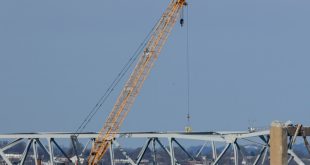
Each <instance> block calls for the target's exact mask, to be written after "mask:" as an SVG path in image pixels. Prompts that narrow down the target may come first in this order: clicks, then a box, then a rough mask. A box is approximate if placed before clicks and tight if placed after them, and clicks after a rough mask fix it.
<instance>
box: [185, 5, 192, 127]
mask: <svg viewBox="0 0 310 165" xmlns="http://www.w3.org/2000/svg"><path fill="white" fill-rule="evenodd" d="M186 20H187V24H186V72H187V122H188V126H190V124H191V123H190V117H191V116H190V85H191V84H190V63H189V60H190V57H189V25H188V24H189V17H188V5H187V6H186Z"/></svg>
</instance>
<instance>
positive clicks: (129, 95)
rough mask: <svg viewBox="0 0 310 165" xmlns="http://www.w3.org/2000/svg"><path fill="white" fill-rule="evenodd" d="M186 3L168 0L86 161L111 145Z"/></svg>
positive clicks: (92, 162) (93, 161) (91, 162)
mask: <svg viewBox="0 0 310 165" xmlns="http://www.w3.org/2000/svg"><path fill="white" fill-rule="evenodd" d="M186 5H187V3H186V0H171V2H170V3H169V5H168V7H167V9H166V10H165V12H164V13H163V15H162V17H161V18H160V20H159V21H158V23H157V24H156V25H155V27H154V30H153V31H152V33H151V35H150V38H149V40H148V42H147V44H146V45H145V47H144V48H143V51H142V52H141V54H140V55H139V59H138V62H137V64H136V66H135V68H134V69H133V71H132V73H131V75H130V77H129V79H128V80H127V82H126V84H125V86H124V87H123V89H122V91H121V93H120V95H119V96H118V98H117V101H116V103H115V104H114V106H113V109H112V111H111V112H110V114H109V115H108V117H107V119H106V121H105V123H104V125H103V127H102V129H101V130H100V131H99V133H98V136H97V138H96V139H95V142H94V144H93V146H92V149H91V152H90V155H89V157H88V165H96V164H98V162H99V161H100V160H101V159H102V157H103V156H104V154H105V153H106V151H107V150H108V148H109V147H110V145H111V143H110V142H111V140H113V139H114V138H115V136H116V133H118V132H119V130H120V126H121V125H122V123H123V121H124V119H125V118H126V116H127V114H128V112H129V111H130V109H131V107H132V105H133V103H134V101H135V99H136V97H137V95H138V93H139V91H140V89H141V87H142V85H143V83H144V81H145V79H146V78H147V76H148V75H149V73H150V70H151V68H152V66H153V65H154V62H155V61H156V60H157V58H158V55H159V54H160V52H161V50H162V48H163V46H164V44H165V42H166V41H167V39H168V36H169V34H170V32H171V30H172V28H173V27H174V25H175V23H176V21H177V19H178V18H179V16H180V11H181V10H182V8H183V7H184V6H186ZM180 23H181V24H183V19H181V22H180Z"/></svg>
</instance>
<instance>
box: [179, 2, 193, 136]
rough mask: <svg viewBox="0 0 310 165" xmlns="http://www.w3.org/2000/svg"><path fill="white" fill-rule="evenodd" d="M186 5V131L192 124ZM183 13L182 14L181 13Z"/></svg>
mask: <svg viewBox="0 0 310 165" xmlns="http://www.w3.org/2000/svg"><path fill="white" fill-rule="evenodd" d="M188 8H189V7H188V5H186V21H187V22H186V51H185V52H186V83H187V84H186V86H187V87H186V97H187V100H186V101H187V102H186V104H187V115H186V119H187V125H186V127H185V131H186V132H191V131H192V125H191V114H190V87H191V83H190V76H191V75H190V54H189V14H188V13H189V12H188ZM183 15H184V14H183ZM181 20H182V19H181ZM182 22H184V21H180V23H181V26H182Z"/></svg>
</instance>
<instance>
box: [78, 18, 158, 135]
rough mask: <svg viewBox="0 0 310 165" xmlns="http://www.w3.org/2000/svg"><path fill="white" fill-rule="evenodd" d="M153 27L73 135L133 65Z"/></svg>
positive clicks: (84, 125) (89, 118) (97, 109)
mask: <svg viewBox="0 0 310 165" xmlns="http://www.w3.org/2000/svg"><path fill="white" fill-rule="evenodd" d="M158 21H159V20H158ZM158 21H157V22H158ZM154 28H155V26H154V27H153V28H152V30H151V31H150V32H149V33H148V34H147V36H146V37H145V38H144V39H143V41H142V43H141V44H140V45H139V47H138V48H137V49H136V51H135V52H134V53H133V55H132V56H131V57H130V58H129V60H128V61H127V62H126V63H125V65H124V66H123V67H122V68H121V70H120V72H119V73H118V74H117V76H116V77H115V78H114V80H113V81H112V83H111V84H110V85H109V87H108V89H107V90H106V91H105V92H104V94H103V95H102V96H101V97H100V99H99V100H98V101H97V103H96V104H95V106H94V107H93V108H92V109H91V111H90V112H89V113H88V114H87V116H86V117H85V118H84V120H83V122H82V123H81V124H80V125H79V127H78V128H77V129H76V131H75V132H74V136H78V135H79V134H80V133H81V132H83V131H84V129H85V128H86V126H87V125H88V124H89V122H90V121H91V120H92V119H93V117H94V116H95V115H96V113H97V112H98V111H99V110H100V108H102V106H103V105H104V103H105V102H106V101H107V99H108V98H109V96H110V95H111V93H112V92H113V91H114V89H115V87H116V86H117V85H118V84H119V83H120V81H121V80H122V79H123V77H124V76H125V75H126V73H128V71H129V70H130V68H131V67H132V66H133V64H134V62H135V61H137V59H138V57H139V54H140V53H141V52H142V51H143V48H144V47H145V46H146V44H147V41H148V40H149V38H150V36H151V34H152V32H153V31H154Z"/></svg>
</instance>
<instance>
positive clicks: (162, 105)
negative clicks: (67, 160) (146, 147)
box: [0, 0, 310, 133]
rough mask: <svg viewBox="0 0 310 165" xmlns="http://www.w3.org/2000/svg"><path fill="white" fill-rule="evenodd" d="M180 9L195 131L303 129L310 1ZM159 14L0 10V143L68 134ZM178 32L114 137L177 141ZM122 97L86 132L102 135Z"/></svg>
mask: <svg viewBox="0 0 310 165" xmlns="http://www.w3.org/2000/svg"><path fill="white" fill-rule="evenodd" d="M189 3H190V8H189V11H190V13H189V16H190V19H189V23H190V24H189V26H190V29H189V31H190V65H191V115H192V125H193V129H194V131H195V130H196V131H212V130H245V129H246V128H247V126H248V124H249V122H248V121H249V120H252V121H253V120H255V121H256V122H255V125H257V126H267V125H269V124H270V122H271V121H272V120H282V121H286V120H292V121H294V122H300V123H303V124H306V125H310V121H309V116H310V101H309V100H310V76H309V71H310V65H309V62H310V56H309V53H310V31H309V29H310V21H309V16H310V10H309V7H310V1H309V0H296V1H293V0H259V1H258V0H256V1H250V0H220V1H219V0H195V1H194V0H193V1H189ZM167 4H168V1H166V0H153V1H151V0H130V1H125V0H122V1H121V0H103V1H102V0H100V1H99V0H93V1H82V0H68V1H62V0H54V1H41V0H28V1H1V2H0V112H1V115H0V133H6V132H36V131H73V130H75V129H76V128H77V126H78V125H79V124H80V123H81V121H82V119H83V118H84V117H85V115H86V114H87V113H88V112H89V111H90V109H91V108H92V107H93V106H94V104H95V103H96V101H97V100H98V99H99V97H100V96H101V95H102V94H103V93H104V91H105V90H106V89H107V87H108V85H109V83H111V81H112V80H113V78H114V77H115V76H116V74H117V73H118V72H119V71H120V68H121V66H122V65H123V64H124V63H125V62H126V61H127V60H128V59H129V57H130V56H131V54H132V53H133V52H134V50H135V49H136V48H137V47H138V45H139V44H140V43H141V41H142V40H143V38H144V36H146V34H147V32H148V31H149V30H150V29H151V28H152V26H153V25H154V23H155V21H156V20H157V19H158V18H159V17H160V16H161V14H162V12H163V11H164V9H165V8H166V6H167ZM185 32H186V30H185V29H182V28H181V27H180V26H179V25H177V26H176V27H175V28H174V30H173V32H172V35H171V37H170V38H169V40H168V42H167V44H166V45H165V47H164V49H163V51H162V54H161V56H160V58H159V60H158V61H157V63H156V65H155V67H154V69H153V70H152V72H151V74H150V77H149V78H148V80H147V81H146V82H145V85H144V87H143V88H142V90H141V93H140V95H139V97H138V99H137V100H136V102H135V105H134V107H133V109H132V111H131V112H130V113H129V115H128V118H127V119H126V121H125V123H124V125H123V127H122V130H123V131H156V130H162V131H166V130H167V131H176V130H177V131H179V130H183V129H184V126H185V124H186V65H185V62H186V61H185V59H186V58H185V41H186V38H185V35H186V33H185ZM120 90H121V86H120V87H118V88H117V89H116V90H115V92H114V93H113V95H112V97H111V98H110V99H109V101H108V102H107V104H105V105H104V107H103V109H102V110H101V111H100V112H99V113H98V114H97V116H96V117H95V118H94V120H93V121H92V122H91V123H90V125H89V126H88V127H87V129H86V131H97V130H99V129H100V128H101V126H102V124H103V123H104V121H105V118H106V115H107V114H108V112H110V110H111V109H112V106H113V104H114V102H115V99H116V97H117V95H118V93H119V92H120Z"/></svg>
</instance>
